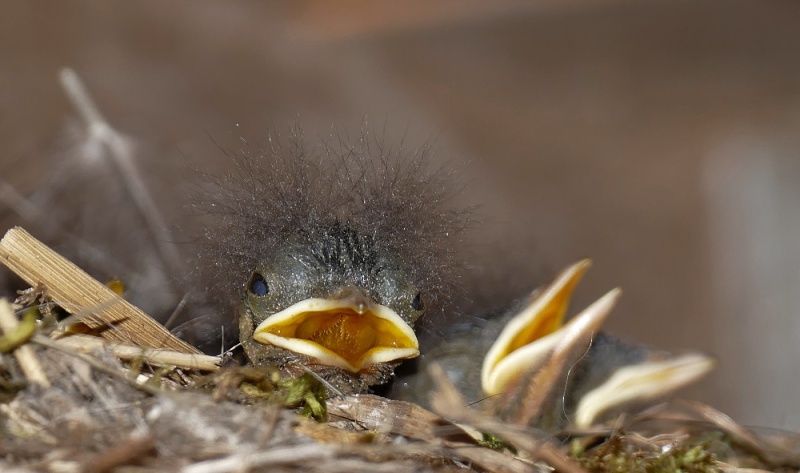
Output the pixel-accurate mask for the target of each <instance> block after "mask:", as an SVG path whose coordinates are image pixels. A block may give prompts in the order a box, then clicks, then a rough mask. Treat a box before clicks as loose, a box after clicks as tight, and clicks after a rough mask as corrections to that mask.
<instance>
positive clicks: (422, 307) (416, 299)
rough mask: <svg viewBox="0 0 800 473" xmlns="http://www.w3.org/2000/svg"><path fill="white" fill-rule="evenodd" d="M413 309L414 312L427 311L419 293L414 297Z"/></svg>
mask: <svg viewBox="0 0 800 473" xmlns="http://www.w3.org/2000/svg"><path fill="white" fill-rule="evenodd" d="M411 307H413V308H414V310H425V304H423V303H422V297H421V296H420V293H419V292H418V293H417V295H416V296H414V300H413V301H411Z"/></svg>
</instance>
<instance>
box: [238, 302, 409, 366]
mask: <svg viewBox="0 0 800 473" xmlns="http://www.w3.org/2000/svg"><path fill="white" fill-rule="evenodd" d="M253 339H254V340H255V341H257V342H259V343H264V344H268V345H274V346H277V347H281V348H285V349H287V350H290V351H293V352H295V353H300V354H303V355H307V356H310V357H312V358H314V360H315V362H317V363H319V364H322V365H328V366H335V367H338V368H342V369H344V370H347V371H350V372H352V373H358V372H359V371H362V370H365V369H367V368H369V367H371V366H373V365H375V364H377V363H386V362H390V361H396V360H402V359H407V358H414V357H416V356H419V342H418V341H417V336H416V335H415V334H414V331H413V330H412V328H411V327H410V326H409V325H408V324H407V323H406V322H405V321H404V320H403V319H402V318H401V317H400V316H399V315H397V313H396V312H395V311H393V310H392V309H390V308H388V307H386V306H383V305H379V304H369V305H366V306H365V305H364V304H356V303H352V302H350V301H348V300H329V299H316V298H314V299H306V300H304V301H301V302H298V303H297V304H294V305H292V306H290V307H288V308H286V309H284V310H282V311H280V312H278V313H276V314H273V315H271V316H270V317H268V318H267V319H266V320H264V321H263V322H262V323H261V324H260V325H259V326H258V327H256V329H255V332H254V333H253Z"/></svg>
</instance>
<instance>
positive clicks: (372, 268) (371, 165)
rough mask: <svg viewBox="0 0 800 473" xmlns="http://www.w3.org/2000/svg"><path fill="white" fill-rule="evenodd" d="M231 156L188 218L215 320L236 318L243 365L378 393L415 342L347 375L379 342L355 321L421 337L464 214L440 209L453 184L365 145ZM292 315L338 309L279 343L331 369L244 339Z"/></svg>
mask: <svg viewBox="0 0 800 473" xmlns="http://www.w3.org/2000/svg"><path fill="white" fill-rule="evenodd" d="M230 156H231V161H232V168H233V171H232V172H231V173H230V174H228V175H227V176H225V177H222V178H216V177H211V176H206V177H207V181H208V184H209V185H208V186H207V189H206V193H205V196H204V200H203V201H202V202H200V203H199V204H198V207H199V208H200V209H201V210H202V211H204V212H207V213H208V214H210V217H212V219H210V221H211V223H210V224H209V225H208V227H207V230H206V233H205V237H206V238H205V240H206V244H205V245H204V249H203V252H202V255H201V261H202V262H203V266H204V270H205V272H206V274H207V275H209V276H210V277H211V279H212V280H213V281H214V283H213V284H212V287H211V288H210V289H211V292H212V293H214V294H217V296H215V298H217V299H218V300H219V301H224V306H225V307H223V309H222V310H228V311H231V313H232V314H233V313H237V314H239V315H240V318H239V329H240V340H241V342H242V345H243V347H244V350H245V352H246V354H247V356H248V358H249V359H250V361H251V362H253V363H255V364H275V365H278V366H280V367H281V368H282V369H284V370H286V371H287V372H289V373H292V374H300V373H302V372H304V370H306V369H311V370H313V371H314V372H316V373H317V374H320V375H322V376H323V377H324V378H325V379H327V380H328V381H329V382H331V383H332V384H333V385H334V386H336V387H337V388H338V389H339V390H341V391H343V392H354V391H356V392H359V391H364V390H365V389H366V388H367V387H368V386H371V385H376V384H381V383H385V382H386V381H387V380H388V379H390V377H391V375H392V374H393V370H394V368H395V367H396V366H397V365H398V364H399V362H400V361H401V358H411V357H413V356H416V355H415V354H413V353H411V352H412V351H414V349H415V348H416V349H418V346H416V347H414V346H412V345H413V344H415V343H416V340H415V339H414V340H413V341H409V342H408V345H407V346H406V348H403V345H398V343H399V342H396V341H394V339H393V340H392V341H390V342H388V345H390V346H391V345H394V346H395V348H396V349H400V350H401V351H402V350H406V351H405V352H403V353H405V354H403V353H400V354H399V355H397V356H394V355H376V360H377V361H374V362H364V365H363V366H362V365H359V364H358V363H361V362H362V359H364V358H365V357H366V356H367V355H364V353H363V352H364V351H365V350H366V349H368V348H369V347H371V346H373V344H377V343H378V342H377V340H379V339H381V338H382V337H388V336H389V335H386V334H381V333H379V332H378V328H376V327H375V326H373V327H366V328H365V327H362V326H361V325H360V324H361V322H360V320H361V319H363V318H364V317H362V315H363V314H364V313H365V312H366V313H367V316H369V315H370V313H371V311H372V309H373V308H376V307H379V306H380V307H383V308H388V309H391V311H393V312H394V313H396V315H397V316H399V317H400V318H401V319H402V322H400V321H398V322H397V323H396V324H395V322H391V324H392V325H393V327H392V329H394V328H395V327H394V325H398V324H399V325H403V323H405V324H407V325H408V326H410V327H414V326H415V325H416V326H417V327H419V323H418V319H419V318H420V316H421V315H422V314H423V313H424V312H426V311H427V312H430V311H436V310H441V308H442V307H443V306H444V305H445V304H446V303H447V301H448V299H449V297H450V294H451V293H452V290H453V288H454V286H455V284H454V283H455V282H456V280H457V279H458V265H457V264H456V261H457V258H456V251H457V248H458V246H459V245H458V243H459V241H460V232H461V230H462V229H463V228H464V227H465V225H466V222H467V220H468V212H466V211H464V210H454V209H452V208H450V207H449V205H450V204H451V202H450V200H451V199H450V198H451V197H452V196H453V188H452V187H451V182H452V179H451V174H452V173H451V172H450V171H448V170H446V169H444V168H439V169H436V170H434V171H433V172H431V171H429V169H428V166H429V165H430V163H429V158H430V149H429V148H428V147H422V148H419V149H416V150H414V151H412V152H410V153H408V152H407V151H406V150H405V149H403V148H402V146H400V147H397V148H386V147H384V146H383V144H382V143H381V142H380V141H379V140H376V139H374V138H373V137H372V136H371V135H370V134H369V133H367V132H362V134H361V135H360V136H359V137H358V138H357V139H355V140H354V141H352V142H348V141H346V140H345V139H343V138H341V137H339V138H337V139H331V140H329V141H328V142H325V143H323V144H321V145H319V146H316V147H311V146H307V145H306V144H305V143H304V139H303V135H302V133H301V132H299V131H296V130H295V131H292V132H291V133H290V134H289V136H288V137H286V138H283V137H279V136H276V135H271V136H270V137H269V139H268V141H267V143H266V146H263V147H262V146H254V145H250V144H248V143H245V146H244V147H243V149H241V150H240V151H238V152H236V153H233V154H231V155H230ZM243 300H244V303H243V302H242V301H243ZM301 301H312V302H313V301H316V302H320V301H326V302H325V303H326V304H328V303H329V302H330V303H331V304H334V303H335V304H339V305H341V304H344V305H345V306H346V307H344V306H343V308H342V307H337V308H334V309H330V310H329V311H328V312H326V315H325V317H326V319H324V320H322V319H319V320H313V321H308V322H303V323H301V324H300V327H299V328H298V327H297V323H295V327H293V328H290V330H292V333H291V334H290V335H287V336H288V337H296V338H292V340H296V339H297V338H300V337H301V336H300V335H299V333H300V332H302V331H305V332H309V334H307V335H308V336H307V337H305V338H308V339H309V340H312V341H314V342H317V343H319V344H321V345H324V346H325V347H326V349H329V350H330V351H333V352H337V353H339V354H341V359H338V360H335V361H333V362H330V361H325V362H321V357H319V356H312V355H311V354H310V353H305V354H303V353H302V352H301V353H298V352H296V351H294V350H289V349H286V348H285V347H283V348H282V347H279V346H275V345H274V344H270V343H265V342H264V341H261V342H258V341H256V340H254V339H253V333H254V330H255V329H256V327H257V326H258V325H259V324H260V323H262V322H263V321H264V320H265V319H267V318H268V317H269V316H271V315H273V314H275V313H278V312H280V311H284V310H285V309H287V308H290V307H297V306H296V304H298V303H300V302H301ZM342 301H344V302H342ZM292 310H294V309H292ZM298 310H299V309H298ZM380 310H383V309H375V311H374V312H379V311H380ZM384 312H386V311H385V310H384ZM365 317H366V316H365ZM380 323H381V324H383V323H384V321H380ZM309 327H310V328H309ZM276 330H285V328H279V329H276ZM295 330H297V334H295V332H294V331H295ZM409 330H410V329H409ZM257 333H258V331H257ZM276 333H278V332H277V331H276ZM411 338H413V336H412V337H411ZM373 339H374V340H373ZM398 347H399V348H398ZM317 349H318V348H317V347H312V348H311V349H310V350H312V351H313V350H317ZM301 351H302V350H301ZM326 356H327V355H326ZM359 357H360V358H359ZM343 360H346V361H343ZM337 363H338V364H339V365H340V366H336V365H337ZM351 363H352V364H351ZM331 365H333V366H331ZM344 365H346V366H349V368H348V369H342V366H344Z"/></svg>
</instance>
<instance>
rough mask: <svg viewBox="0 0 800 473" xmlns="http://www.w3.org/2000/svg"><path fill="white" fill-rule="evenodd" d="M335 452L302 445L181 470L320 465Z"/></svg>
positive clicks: (197, 471)
mask: <svg viewBox="0 0 800 473" xmlns="http://www.w3.org/2000/svg"><path fill="white" fill-rule="evenodd" d="M333 456H334V451H333V450H330V449H328V448H325V447H324V446H322V445H319V444H309V445H300V446H297V447H293V448H291V447H279V448H274V449H272V450H267V451H266V452H260V451H253V452H247V453H237V454H235V455H231V456H229V457H225V458H220V459H216V460H208V461H204V462H200V463H195V464H194V465H189V466H186V467H184V468H183V469H181V472H183V473H211V472H215V473H221V472H228V471H230V472H235V471H247V470H248V467H259V466H264V465H270V466H272V467H275V466H277V465H285V464H292V463H298V464H306V463H308V462H314V463H318V462H320V461H322V460H324V459H326V458H332V457H333Z"/></svg>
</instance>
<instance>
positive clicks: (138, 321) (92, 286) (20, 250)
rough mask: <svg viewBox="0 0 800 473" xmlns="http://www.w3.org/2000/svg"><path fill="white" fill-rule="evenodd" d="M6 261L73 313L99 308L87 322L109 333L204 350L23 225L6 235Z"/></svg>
mask: <svg viewBox="0 0 800 473" xmlns="http://www.w3.org/2000/svg"><path fill="white" fill-rule="evenodd" d="M0 262H2V263H3V264H5V265H6V266H8V267H9V268H10V269H11V270H12V271H14V272H15V273H16V274H17V275H19V276H20V277H21V278H22V279H24V280H25V282H27V283H28V284H30V285H31V287H44V288H45V290H46V295H47V297H48V298H49V299H51V300H52V301H53V302H55V303H56V304H58V305H59V306H61V307H63V308H64V310H66V311H67V312H69V313H71V314H75V313H78V312H81V311H92V310H96V312H94V317H85V318H83V319H82V320H81V321H82V322H83V323H85V324H86V325H87V326H88V327H90V328H92V329H96V330H98V331H99V332H100V333H101V336H102V337H103V338H106V339H109V340H113V341H117V342H123V343H127V344H133V345H137V346H140V347H144V348H164V349H168V350H172V351H177V352H181V353H190V354H200V351H199V350H198V349H196V348H195V347H193V346H191V345H189V344H188V343H186V342H184V341H183V340H181V339H179V338H178V337H176V336H174V335H172V334H171V333H170V332H169V331H168V330H167V329H166V328H164V326H162V325H161V324H159V323H158V322H156V321H155V320H154V319H153V318H152V317H150V316H149V315H147V314H145V313H144V312H142V311H141V310H140V309H139V308H137V307H135V306H133V305H132V304H131V303H129V302H128V301H126V300H125V299H123V298H122V297H121V296H119V295H118V294H116V293H115V292H114V291H112V290H111V289H109V288H108V287H106V286H105V285H104V284H102V283H100V282H99V281H97V280H96V279H94V278H92V277H91V276H89V275H88V274H87V273H86V272H84V271H83V270H82V269H80V268H78V267H77V266H76V265H74V264H73V263H71V262H70V261H69V260H67V259H66V258H64V257H63V256H61V255H59V254H58V253H56V252H55V251H53V250H52V249H50V248H49V247H48V246H47V245H45V244H44V243H42V242H40V241H39V240H37V239H36V238H34V237H33V236H31V234H30V233H28V232H26V231H25V230H24V229H22V228H21V227H14V228H12V229H11V230H9V231H8V232H6V234H5V236H4V237H3V239H2V240H0Z"/></svg>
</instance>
